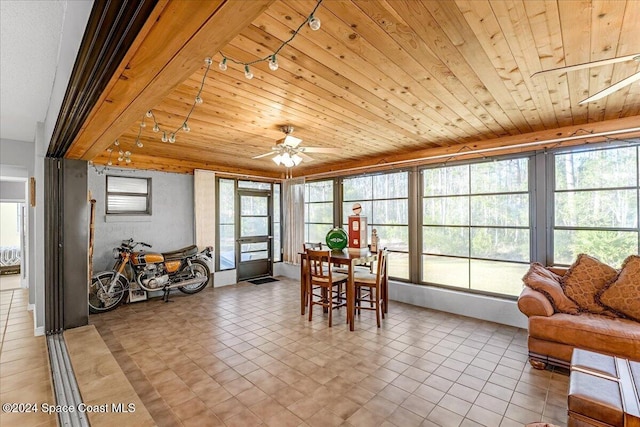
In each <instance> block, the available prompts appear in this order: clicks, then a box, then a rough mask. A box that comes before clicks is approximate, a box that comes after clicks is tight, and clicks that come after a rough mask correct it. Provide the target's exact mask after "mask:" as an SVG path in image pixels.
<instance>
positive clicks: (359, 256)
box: [299, 248, 389, 331]
mask: <svg viewBox="0 0 640 427" xmlns="http://www.w3.org/2000/svg"><path fill="white" fill-rule="evenodd" d="M299 255H300V314H301V315H304V314H305V311H306V307H307V302H308V301H307V298H308V292H309V284H308V283H307V271H306V257H307V254H306V253H305V252H299ZM377 259H378V253H377V252H371V251H370V250H369V249H367V248H363V249H349V248H345V249H342V250H332V251H331V257H330V259H329V262H330V263H331V264H332V265H333V266H340V267H346V268H347V323H348V324H349V330H351V331H353V330H354V321H355V282H354V274H355V267H356V266H357V265H366V264H369V263H371V262H375V261H376V260H377ZM384 277H385V280H384V282H383V283H382V284H381V294H382V299H383V301H384V304H383V307H384V309H383V310H384V312H385V313H386V312H387V306H388V299H389V298H388V291H387V287H388V286H387V285H388V283H387V282H388V280H387V275H386V274H385V275H384Z"/></svg>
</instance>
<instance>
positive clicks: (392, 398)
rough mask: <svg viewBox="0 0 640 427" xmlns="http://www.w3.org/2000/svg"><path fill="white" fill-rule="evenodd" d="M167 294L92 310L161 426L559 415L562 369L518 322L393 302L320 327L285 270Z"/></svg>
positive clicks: (475, 420)
mask: <svg viewBox="0 0 640 427" xmlns="http://www.w3.org/2000/svg"><path fill="white" fill-rule="evenodd" d="M171 299H172V302H169V303H164V302H162V301H161V300H160V299H153V300H149V301H145V302H139V303H134V304H129V305H124V306H121V307H119V308H118V309H116V310H115V311H113V312H110V313H104V314H100V315H93V316H90V323H92V324H93V325H95V327H96V328H97V330H98V332H99V333H100V335H101V336H102V338H103V339H104V342H105V343H106V344H107V346H108V348H109V349H110V350H111V352H112V354H113V355H114V356H115V358H116V360H117V361H118V363H119V365H120V367H121V368H122V370H123V371H124V373H125V374H126V375H127V378H128V379H129V381H130V382H131V384H132V385H133V387H134V389H135V391H136V392H137V394H138V395H139V396H140V398H141V400H142V401H143V403H144V404H145V406H146V408H147V409H148V410H149V413H150V414H151V416H152V417H153V419H154V421H155V422H156V423H157V424H158V425H160V426H181V425H184V426H222V425H226V426H253V425H255V426H258V425H269V426H300V425H310V426H338V425H341V426H347V427H348V426H354V427H357V426H367V427H368V426H374V425H396V426H402V427H405V426H477V425H485V426H492V427H495V426H518V427H521V426H522V425H523V424H526V423H530V422H534V421H546V422H550V423H553V424H557V425H560V426H564V425H566V413H567V389H568V379H569V377H568V374H567V372H554V371H549V370H547V371H537V370H534V369H532V368H531V367H530V365H529V364H528V362H527V356H526V354H527V344H526V335H527V333H526V331H525V330H522V329H517V328H512V327H507V326H502V325H499V324H495V323H490V322H485V321H479V320H475V319H470V318H466V317H462V316H457V315H451V314H447V313H442V312H438V311H434V310H428V309H424V308H419V307H415V306H410V305H407V304H401V303H396V302H394V301H391V302H390V307H389V314H388V316H387V318H386V319H385V320H383V325H382V328H380V329H378V328H376V326H375V319H374V317H373V313H371V312H366V313H363V314H362V315H361V316H360V317H359V318H358V319H357V320H356V331H355V332H349V330H348V328H347V325H346V324H345V312H344V309H341V310H339V311H336V312H334V317H333V322H334V323H333V327H332V328H328V325H327V318H326V315H323V314H322V311H321V309H320V308H316V309H315V311H314V317H313V321H312V322H309V321H308V320H307V317H306V316H304V317H303V316H301V315H300V309H299V285H298V282H297V281H294V280H289V279H282V281H280V282H273V283H267V284H263V285H251V284H248V283H243V284H239V285H234V286H227V287H222V288H216V289H212V288H207V289H206V290H204V291H203V292H201V293H199V294H196V295H182V294H175V295H173V294H172V298H171Z"/></svg>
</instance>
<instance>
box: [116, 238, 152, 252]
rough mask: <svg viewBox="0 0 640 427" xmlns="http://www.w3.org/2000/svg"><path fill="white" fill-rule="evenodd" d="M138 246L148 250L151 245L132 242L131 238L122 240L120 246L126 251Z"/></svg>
mask: <svg viewBox="0 0 640 427" xmlns="http://www.w3.org/2000/svg"><path fill="white" fill-rule="evenodd" d="M138 245H141V246H145V247H147V248H150V247H151V245H150V244H148V243H145V242H134V241H133V238H131V239H128V240H123V241H122V246H123V247H125V248H128V249H133V248H135V247H136V246H138Z"/></svg>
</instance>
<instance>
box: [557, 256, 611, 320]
mask: <svg viewBox="0 0 640 427" xmlns="http://www.w3.org/2000/svg"><path fill="white" fill-rule="evenodd" d="M617 275H618V271H617V270H616V269H615V268H613V267H609V266H608V265H607V264H604V263H602V262H600V260H598V259H596V258H593V257H590V256H589V255H586V254H580V255H578V259H576V261H575V262H574V263H573V265H571V267H570V268H569V270H568V271H567V273H566V274H565V275H564V276H563V277H562V281H561V284H562V289H564V293H565V295H566V296H568V297H569V298H570V299H571V300H572V301H573V302H575V303H576V304H578V307H580V311H586V312H589V313H596V314H610V313H607V309H606V308H604V307H603V306H602V305H600V304H598V302H597V301H596V294H597V293H598V292H599V291H600V290H602V288H604V287H605V285H606V284H607V283H609V282H610V281H612V280H615V278H616V276H617Z"/></svg>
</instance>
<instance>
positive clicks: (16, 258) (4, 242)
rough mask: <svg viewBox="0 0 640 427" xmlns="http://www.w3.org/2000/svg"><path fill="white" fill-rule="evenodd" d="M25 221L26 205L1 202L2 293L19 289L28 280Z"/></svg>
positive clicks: (0, 264)
mask: <svg viewBox="0 0 640 427" xmlns="http://www.w3.org/2000/svg"><path fill="white" fill-rule="evenodd" d="M24 219H25V207H24V203H19V202H5V201H3V202H0V291H7V290H13V289H18V288H20V287H21V282H22V280H23V278H26V269H25V263H24V262H23V255H22V254H24V253H25V251H24V249H25V246H26V245H25V239H24V233H25V231H26V230H25V227H24Z"/></svg>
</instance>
